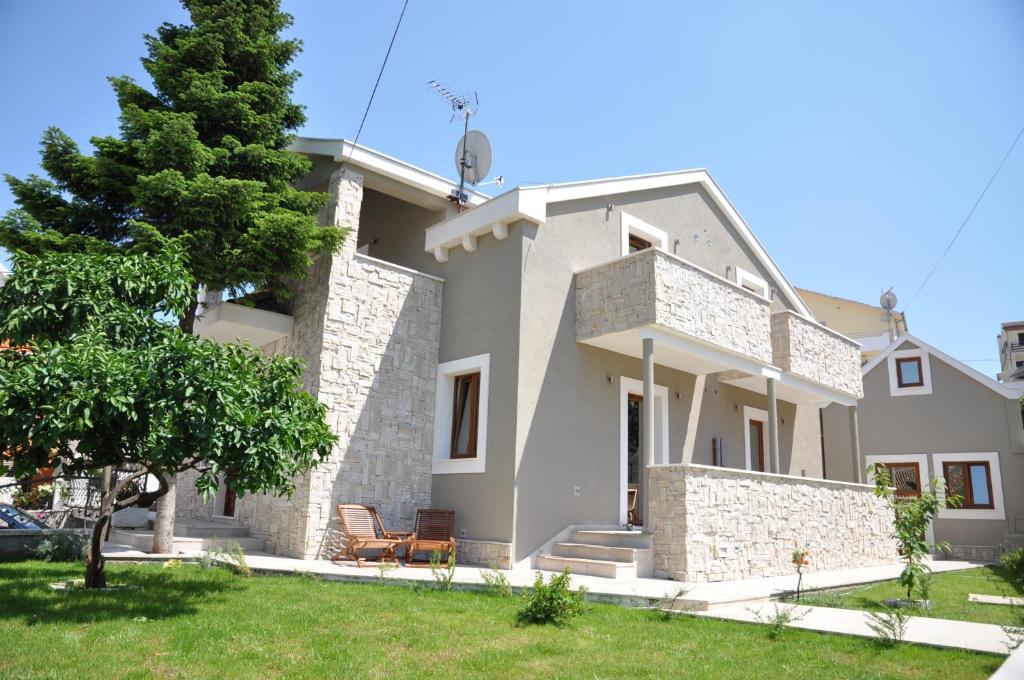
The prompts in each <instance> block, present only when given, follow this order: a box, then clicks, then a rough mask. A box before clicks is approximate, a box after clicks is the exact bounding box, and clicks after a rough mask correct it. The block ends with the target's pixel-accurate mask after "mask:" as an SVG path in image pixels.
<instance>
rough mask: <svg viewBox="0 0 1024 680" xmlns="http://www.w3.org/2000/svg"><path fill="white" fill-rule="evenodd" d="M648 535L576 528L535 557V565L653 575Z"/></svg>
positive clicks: (547, 568) (631, 575) (622, 575)
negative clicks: (565, 539) (545, 551)
mask: <svg viewBox="0 0 1024 680" xmlns="http://www.w3.org/2000/svg"><path fill="white" fill-rule="evenodd" d="M653 554H654V550H653V548H652V543H651V536H650V534H645V533H644V532H642V531H636V530H634V531H626V530H607V531H605V530H578V531H574V532H572V535H571V536H570V539H569V540H568V541H566V542H562V543H555V544H554V545H553V546H552V548H551V553H550V554H541V555H538V556H537V559H536V561H535V565H534V566H535V568H537V569H540V570H543V571H562V570H563V569H566V568H568V569H569V573H571V574H579V575H582V576H603V577H605V578H638V577H639V578H645V577H650V576H651V575H652V574H653V569H654V567H653Z"/></svg>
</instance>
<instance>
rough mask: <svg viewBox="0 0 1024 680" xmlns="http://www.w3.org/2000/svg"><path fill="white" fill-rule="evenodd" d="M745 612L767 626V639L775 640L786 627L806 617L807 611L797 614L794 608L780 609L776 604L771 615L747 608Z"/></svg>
mask: <svg viewBox="0 0 1024 680" xmlns="http://www.w3.org/2000/svg"><path fill="white" fill-rule="evenodd" d="M747 611H749V612H750V613H751V614H753V615H754V618H755V619H757V622H758V623H760V624H762V625H765V626H768V637H769V638H771V639H772V640H775V639H777V638H778V637H779V636H780V635H782V633H783V631H785V630H786V626H788V625H789V624H791V623H793V622H794V621H799V620H800V619H802V618H804V617H805V616H807V611H809V610H805V611H803V612H800V613H797V610H796V607H793V608H782V607H780V606H779V605H777V604H776V605H775V613H773V614H762V613H761V611H760V610H759V609H751V608H749V607H748V608H747Z"/></svg>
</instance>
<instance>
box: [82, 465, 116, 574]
mask: <svg viewBox="0 0 1024 680" xmlns="http://www.w3.org/2000/svg"><path fill="white" fill-rule="evenodd" d="M110 475H111V468H110V466H107V467H105V468H103V475H102V477H101V478H100V514H99V517H98V518H97V519H96V526H94V527H93V528H92V537H91V538H90V539H89V550H88V552H87V553H86V556H85V587H86V588H106V587H107V574H106V571H105V567H106V562H105V560H104V559H103V539H104V538H106V535H107V529H108V528H109V526H110V518H111V516H112V515H113V512H114V494H112V493H110Z"/></svg>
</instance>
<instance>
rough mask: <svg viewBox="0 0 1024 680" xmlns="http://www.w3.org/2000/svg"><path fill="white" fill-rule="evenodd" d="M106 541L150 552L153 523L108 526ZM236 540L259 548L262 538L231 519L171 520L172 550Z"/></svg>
mask: <svg viewBox="0 0 1024 680" xmlns="http://www.w3.org/2000/svg"><path fill="white" fill-rule="evenodd" d="M107 540H108V541H109V542H110V543H117V544H120V545H127V546H131V547H132V548H135V549H136V550H141V551H143V552H150V551H151V550H152V549H153V526H152V522H150V526H149V527H147V528H145V529H118V528H112V529H111V530H110V536H109V538H108V539H107ZM231 543H237V544H238V545H239V546H240V547H241V548H242V550H243V551H245V552H250V551H261V550H263V547H264V546H263V539H262V538H253V537H251V536H250V535H249V528H248V527H246V526H244V525H242V524H239V523H237V522H233V521H231V520H219V521H217V522H209V521H205V520H200V519H186V518H184V517H178V518H177V519H176V520H175V522H174V550H173V552H174V553H201V552H203V551H204V550H211V549H213V548H216V547H225V546H227V545H230V544H231Z"/></svg>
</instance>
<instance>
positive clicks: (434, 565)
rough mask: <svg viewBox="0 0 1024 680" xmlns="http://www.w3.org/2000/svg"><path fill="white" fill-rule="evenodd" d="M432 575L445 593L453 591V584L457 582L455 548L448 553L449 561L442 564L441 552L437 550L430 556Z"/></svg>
mask: <svg viewBox="0 0 1024 680" xmlns="http://www.w3.org/2000/svg"><path fill="white" fill-rule="evenodd" d="M430 573H431V574H432V575H433V576H434V582H435V583H436V584H437V586H438V587H439V588H440V589H441V590H444V591H449V590H451V589H452V582H453V581H454V580H455V546H452V549H451V550H449V551H448V561H447V562H444V563H443V565H442V562H441V552H440V551H438V550H435V551H434V552H433V553H431V555H430Z"/></svg>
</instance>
